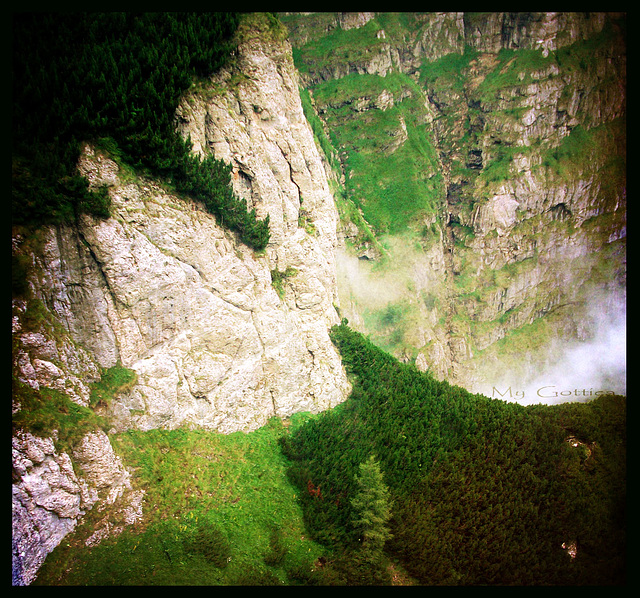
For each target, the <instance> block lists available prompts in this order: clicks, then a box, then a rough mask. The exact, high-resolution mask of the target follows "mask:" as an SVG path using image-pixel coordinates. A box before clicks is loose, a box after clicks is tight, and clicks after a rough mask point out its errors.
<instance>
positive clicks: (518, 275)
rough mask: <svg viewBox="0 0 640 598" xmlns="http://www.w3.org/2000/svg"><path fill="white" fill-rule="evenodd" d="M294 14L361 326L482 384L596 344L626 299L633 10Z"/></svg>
mask: <svg viewBox="0 0 640 598" xmlns="http://www.w3.org/2000/svg"><path fill="white" fill-rule="evenodd" d="M282 18H283V20H284V22H285V23H286V24H287V26H288V27H289V30H290V35H291V40H292V43H293V45H294V49H295V52H294V55H295V56H296V64H297V66H298V68H299V70H300V71H301V73H302V80H303V81H304V84H305V86H306V88H307V90H308V91H309V93H310V97H311V107H310V108H309V110H308V111H309V113H310V114H311V113H313V114H315V115H316V116H317V118H318V119H319V120H320V121H322V124H323V127H324V136H325V138H326V142H325V145H327V146H328V145H331V146H332V148H333V152H334V159H335V162H334V164H335V166H334V169H335V171H336V173H337V174H336V180H338V181H340V185H339V187H340V188H341V189H342V194H340V193H339V194H338V196H340V195H342V196H344V198H345V200H344V202H343V205H342V207H341V212H342V214H343V218H342V227H341V238H343V239H344V242H345V246H346V251H345V252H343V253H341V254H340V256H341V259H340V261H339V272H340V276H341V284H340V292H341V294H342V306H343V311H344V313H345V314H346V315H348V317H349V319H350V321H351V322H352V323H353V324H354V325H357V326H358V327H360V328H361V329H362V330H364V331H366V332H368V333H370V334H372V335H373V337H374V339H376V341H377V342H378V343H380V344H381V345H382V346H384V347H385V348H387V349H388V350H389V351H391V352H393V353H394V354H395V355H396V356H398V357H399V358H401V359H405V360H408V361H413V360H415V363H416V364H417V365H418V367H421V368H423V369H429V370H430V371H432V372H433V373H434V374H435V375H437V376H438V377H441V378H446V379H448V380H450V381H452V382H456V383H458V384H461V385H463V386H465V387H467V388H470V389H476V390H480V391H482V392H491V389H492V386H493V385H494V384H497V383H498V381H499V380H501V379H503V378H504V376H503V374H504V373H505V372H507V371H511V372H512V374H513V376H512V378H511V380H514V381H515V380H518V381H519V382H520V383H523V382H524V381H525V379H527V378H530V377H531V376H532V375H533V374H534V373H535V374H539V373H540V370H542V369H544V367H546V366H547V365H549V364H552V363H554V362H558V361H562V358H563V357H562V356H563V354H564V352H565V350H564V348H563V347H564V346H566V347H572V346H573V342H574V341H577V342H587V341H594V342H596V341H597V339H598V335H599V334H601V333H603V332H604V331H603V329H602V328H600V327H599V325H600V322H599V319H598V318H594V311H595V312H598V313H599V316H600V317H601V316H608V317H610V319H611V320H616V318H618V316H619V314H620V313H621V312H623V306H624V297H625V290H624V288H625V282H626V265H625V264H626V257H625V235H626V161H625V158H626V125H625V115H626V47H625V35H626V33H625V25H624V15H616V14H605V13H525V12H519V13H444V12H443V13H427V14H423V13H400V14H397V13H363V14H359V15H348V14H345V13H320V14H313V13H309V14H286V15H283V16H282ZM317 131H318V134H319V135H320V136H322V135H323V132H322V130H321V128H320V127H318V128H317ZM355 139H358V141H354V140H355ZM364 139H366V140H369V143H365V142H364V141H361V140H364ZM356 258H359V259H356ZM621 306H622V307H621ZM596 330H597V331H598V332H596ZM617 344H618V346H619V345H620V344H622V345H624V339H623V338H622V339H620V338H619V339H618V341H617ZM571 367H572V366H570V365H569V364H565V369H567V370H569V369H571ZM623 368H624V365H622V369H620V368H618V369H616V370H615V371H614V372H613V379H611V376H609V380H608V383H609V384H610V385H611V384H614V385H616V386H615V389H616V390H618V391H620V390H621V389H623V388H624V369H623ZM573 382H574V383H577V381H576V380H574V381H573ZM601 382H602V381H601V380H598V381H597V382H594V381H593V380H592V379H591V380H590V379H583V380H582V383H583V384H587V385H588V384H589V383H601Z"/></svg>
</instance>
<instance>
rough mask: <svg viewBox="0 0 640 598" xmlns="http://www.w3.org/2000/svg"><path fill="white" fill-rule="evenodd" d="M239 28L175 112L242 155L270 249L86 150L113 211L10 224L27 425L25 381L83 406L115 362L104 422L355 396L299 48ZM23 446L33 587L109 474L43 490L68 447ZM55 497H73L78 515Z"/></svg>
mask: <svg viewBox="0 0 640 598" xmlns="http://www.w3.org/2000/svg"><path fill="white" fill-rule="evenodd" d="M245 27H246V29H244V30H240V31H239V36H240V39H241V41H240V44H239V46H238V50H237V55H236V58H235V61H234V62H233V63H232V64H231V65H230V66H229V67H228V68H227V69H225V70H224V71H222V72H220V73H219V74H218V76H217V77H216V79H215V80H214V81H212V83H211V85H210V86H209V87H208V88H207V89H203V90H200V91H199V92H197V93H194V94H193V95H192V96H189V97H187V98H185V101H184V103H183V105H182V108H181V109H180V110H179V114H178V115H177V117H176V118H177V126H178V127H179V128H180V130H182V131H184V133H185V136H186V135H188V134H191V137H192V139H193V141H194V142H195V147H196V148H197V149H198V150H199V151H202V152H204V153H208V152H209V151H214V152H215V153H216V157H219V158H221V159H224V160H227V161H228V162H229V163H230V164H231V165H232V167H233V177H234V182H235V185H236V188H237V192H238V193H239V194H240V196H241V197H246V198H247V200H248V201H249V202H250V207H251V208H255V209H256V211H257V212H258V213H259V214H260V215H263V214H265V215H266V214H269V216H270V227H271V237H270V239H271V240H270V243H269V246H268V247H267V248H266V249H265V250H264V251H262V252H255V251H253V250H252V249H250V248H248V247H247V246H246V245H244V244H243V243H241V242H240V241H239V239H238V237H237V235H234V234H233V233H230V232H229V231H228V230H226V229H225V228H223V227H222V226H221V225H220V223H218V222H216V219H215V218H214V217H213V216H212V215H211V214H209V213H207V212H206V211H205V210H204V209H203V207H202V206H201V205H199V204H198V203H195V202H191V201H185V198H181V197H179V196H178V195H177V194H176V192H175V191H173V190H172V189H170V188H168V187H166V186H163V184H161V182H159V181H155V180H152V179H149V178H144V177H142V176H140V175H137V174H134V173H132V172H130V170H129V169H128V168H127V167H125V166H124V165H123V164H118V163H117V162H116V161H115V160H114V159H113V158H112V157H110V156H109V155H107V154H106V153H105V152H104V151H102V150H100V149H98V148H96V147H94V146H92V145H86V146H85V148H84V151H83V153H82V155H81V158H80V162H79V164H78V169H79V172H80V173H81V174H83V175H85V176H86V177H87V178H88V180H89V181H90V183H91V185H92V186H93V187H98V186H100V185H106V186H107V187H108V191H109V195H110V199H111V205H112V215H111V217H110V218H108V219H106V220H99V219H97V218H94V217H92V216H89V215H82V216H80V217H79V218H78V221H77V224H76V225H59V226H47V227H42V228H41V229H40V230H39V232H38V234H37V235H36V236H34V235H30V236H27V235H24V234H21V232H20V231H19V230H16V231H14V232H15V235H14V239H13V243H14V254H15V256H16V258H18V259H19V261H20V263H21V264H24V265H25V269H24V272H25V277H26V283H27V284H25V285H23V286H24V287H25V288H26V291H25V293H24V294H23V296H22V297H19V298H16V299H15V300H14V305H13V307H14V309H13V332H14V334H13V343H14V344H13V346H14V352H13V364H14V375H15V377H16V380H17V382H16V384H17V385H18V386H17V387H16V390H15V391H14V396H13V401H14V415H15V417H16V422H18V421H20V422H26V421H27V420H26V416H25V413H26V412H28V411H29V408H28V407H27V396H28V395H29V392H30V391H27V390H26V389H29V388H30V389H33V390H35V391H36V392H48V391H47V389H54V390H55V391H58V392H62V393H65V394H66V395H67V396H68V398H69V400H70V401H71V402H72V403H71V404H72V405H74V404H75V405H77V406H78V407H82V408H87V407H88V406H89V405H90V404H91V402H92V401H91V399H92V388H93V386H92V385H93V384H95V383H96V382H97V381H98V380H100V378H101V374H104V372H106V371H117V370H118V369H119V368H120V369H122V368H125V369H126V370H130V371H131V372H133V373H134V382H132V383H130V384H127V385H123V386H121V387H119V388H118V389H117V391H116V392H115V396H114V397H113V399H112V400H110V401H109V402H108V403H107V402H105V401H103V402H98V404H97V405H96V407H97V409H98V411H99V413H100V414H101V415H102V416H104V417H105V418H106V419H107V421H108V422H109V423H108V427H107V431H109V432H114V431H122V430H126V429H130V428H136V429H141V430H148V429H152V428H167V429H174V428H177V427H180V426H199V427H202V428H205V429H209V430H213V431H217V432H223V433H229V432H233V431H235V430H245V431H249V430H254V429H256V428H258V427H260V426H263V425H264V424H265V423H266V422H267V420H268V419H269V418H270V417H272V416H279V417H286V416H289V415H291V414H292V413H295V412H299V411H309V412H318V411H320V410H323V409H327V408H330V407H333V406H335V405H336V404H338V403H340V402H341V401H343V400H344V399H345V398H346V397H347V394H348V392H349V389H350V386H349V383H348V381H347V379H346V374H345V372H344V369H343V367H342V364H341V361H340V357H339V355H338V353H337V351H336V349H335V347H334V346H333V344H332V343H331V340H330V338H329V329H330V327H331V326H332V325H333V324H336V323H337V322H338V321H339V319H338V315H337V313H336V309H335V305H336V304H337V288H336V273H335V246H336V243H337V237H336V222H337V213H336V210H335V206H334V203H333V198H332V195H331V193H330V191H329V188H328V186H327V181H326V176H325V173H324V169H323V166H322V162H321V159H320V155H319V153H318V150H317V148H316V146H315V144H314V140H313V135H312V132H311V129H310V128H309V125H308V124H307V122H306V120H305V118H304V115H303V112H302V107H301V103H300V97H299V94H298V86H297V74H296V72H295V69H294V67H293V62H292V59H291V53H290V49H289V47H288V42H287V41H286V40H285V39H283V38H282V36H280V37H278V30H276V31H275V32H273V31H272V30H271V28H270V25H269V22H268V21H267V20H266V19H265V18H264V17H259V16H257V17H255V18H253V19H251V21H250V23H247V24H245ZM200 132H201V133H202V135H201V136H200ZM29 396H30V395H29ZM23 408H24V409H23ZM87 411H88V410H87ZM23 416H24V417H23ZM62 417H64V416H62ZM36 424H38V422H36V423H33V422H31V423H30V424H29V426H30V427H31V428H34V426H36ZM21 425H22V426H23V427H24V426H26V425H27V424H24V423H23V424H21ZM38 425H39V424H38ZM40 428H41V432H40V434H37V435H36V436H38V435H41V434H42V426H40ZM46 431H50V430H46ZM100 434H101V435H100V442H106V444H107V445H108V444H109V441H108V437H107V436H106V435H105V434H104V432H100ZM18 439H19V440H17V441H16V442H17V444H16V446H15V452H14V457H15V459H16V465H15V468H14V472H15V480H14V481H15V484H14V530H15V533H14V541H15V542H16V543H17V546H16V551H15V555H16V558H17V560H18V562H19V563H20V564H19V567H18V568H19V569H20V570H22V577H23V579H25V580H26V581H27V582H28V581H29V580H30V579H31V578H32V577H33V575H34V572H35V571H36V570H37V567H38V566H39V564H40V563H41V562H42V559H43V558H44V556H46V554H47V552H48V551H50V550H51V548H52V547H53V546H54V545H55V544H56V543H57V542H59V541H60V539H61V538H62V537H64V535H65V534H66V533H68V531H69V530H70V529H72V528H73V527H74V525H75V524H76V522H77V520H78V518H79V517H81V516H82V514H83V513H84V512H86V510H88V509H90V508H91V507H92V506H93V504H94V503H95V502H96V500H97V496H92V495H91V496H90V495H87V493H86V492H85V491H84V490H83V488H84V487H85V485H86V484H89V487H93V486H95V484H96V483H97V484H98V487H102V486H105V487H106V486H108V485H109V482H108V481H105V480H102V481H98V482H95V481H94V482H92V481H91V480H86V479H85V477H84V476H82V475H80V476H79V477H77V476H75V474H74V475H73V476H71V471H69V472H68V473H69V475H70V476H71V478H70V479H68V480H67V479H65V480H61V479H57V478H56V479H55V480H54V479H49V482H48V484H44V483H40V482H39V483H38V484H37V485H36V486H37V488H36V489H34V488H32V486H33V485H34V484H35V480H36V479H40V478H41V477H42V475H44V474H43V472H42V471H41V470H42V467H40V466H38V465H37V464H40V463H42V462H43V459H44V460H45V461H46V462H47V463H49V464H50V466H51V467H54V466H55V467H56V468H57V469H59V466H58V465H55V464H56V463H59V462H61V460H62V461H64V464H65V467H66V469H69V468H70V467H71V462H72V461H73V458H75V457H74V455H73V452H72V450H71V449H69V448H68V447H66V446H61V445H57V446H55V445H54V443H52V442H50V443H49V444H50V445H51V446H48V445H47V446H48V449H47V451H45V453H44V454H42V452H43V451H42V450H40V449H38V448H37V446H38V443H39V442H40V441H39V440H38V439H37V438H36V437H35V436H33V437H32V436H31V435H30V434H27V435H26V436H19V437H18ZM77 442H81V439H77ZM94 445H95V442H94ZM65 449H66V450H65ZM85 452H87V451H85ZM90 452H91V451H88V453H90ZM98 452H99V451H98ZM33 454H38V455H39V457H38V458H37V459H36V460H34V459H31V458H30V456H31V455H33ZM45 454H47V455H49V456H47V457H46V458H45ZM83 457H84V453H78V455H77V458H78V460H77V465H78V466H79V467H80V468H82V469H83V470H86V469H88V463H90V461H91V457H87V458H86V459H85V458H83ZM45 469H46V468H45ZM45 477H46V476H45ZM116 481H118V483H119V484H120V485H122V482H121V481H119V480H114V483H115V482H116ZM45 486H46V487H45ZM36 490H37V491H36ZM62 495H64V496H67V495H69V497H70V496H71V495H73V497H74V498H73V501H72V502H73V508H70V507H68V505H66V503H65V501H64V500H62V499H61V498H60V496H62ZM45 514H46V516H45ZM53 530H56V531H53ZM43 536H51V538H52V540H51V542H44V541H42V537H43ZM21 553H24V554H23V556H22V557H19V556H17V555H19V554H21Z"/></svg>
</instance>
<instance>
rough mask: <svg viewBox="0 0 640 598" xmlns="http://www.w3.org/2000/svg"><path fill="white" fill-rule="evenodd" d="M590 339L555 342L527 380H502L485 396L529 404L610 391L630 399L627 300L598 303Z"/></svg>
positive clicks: (608, 299)
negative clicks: (627, 393) (627, 351)
mask: <svg viewBox="0 0 640 598" xmlns="http://www.w3.org/2000/svg"><path fill="white" fill-rule="evenodd" d="M584 329H585V330H586V331H588V332H589V335H588V338H586V339H585V340H582V341H580V340H572V341H565V342H561V341H556V342H552V343H551V344H550V346H549V351H548V355H550V356H553V357H552V358H551V359H550V358H549V357H548V356H542V358H541V359H540V360H539V362H538V363H536V360H535V358H533V359H532V364H531V366H530V368H529V371H530V372H531V373H530V374H529V375H528V376H527V375H525V376H524V377H520V378H519V379H517V380H516V379H510V378H509V377H507V376H504V377H500V378H499V379H497V380H496V381H495V382H493V383H492V384H491V386H490V387H489V386H488V385H487V387H483V388H482V389H481V390H479V391H478V392H482V393H483V394H486V395H487V396H490V397H492V398H499V399H503V400H507V401H517V402H519V403H521V404H524V405H530V404H536V403H543V404H557V403H564V402H568V401H588V400H590V399H593V398H595V397H596V396H598V395H600V394H603V393H605V392H612V393H615V394H621V395H626V392H627V388H626V374H627V354H626V340H627V338H626V337H627V333H626V330H627V328H626V300H625V298H624V297H622V298H620V297H617V296H610V297H604V298H599V299H598V300H595V301H594V302H593V304H592V306H591V309H590V310H589V312H588V315H587V317H586V326H585V327H584Z"/></svg>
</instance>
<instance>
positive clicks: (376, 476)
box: [351, 455, 391, 559]
mask: <svg viewBox="0 0 640 598" xmlns="http://www.w3.org/2000/svg"><path fill="white" fill-rule="evenodd" d="M359 471H360V475H359V476H356V483H357V491H356V495H355V496H354V498H353V499H352V500H351V506H352V507H353V510H354V516H353V525H354V528H355V530H356V532H357V533H358V535H359V540H360V541H361V543H362V551H363V552H364V553H365V554H366V555H368V556H370V557H371V558H372V559H376V558H377V557H380V556H381V555H382V550H383V548H384V544H385V542H386V541H387V540H388V539H389V538H391V532H390V530H389V528H388V526H387V523H388V522H389V519H390V518H391V500H390V497H389V489H388V488H387V486H386V485H385V483H384V478H383V475H382V471H381V470H380V465H379V463H378V462H377V461H376V459H375V457H374V456H373V455H371V456H370V457H369V459H368V460H367V461H364V462H363V463H360V468H359Z"/></svg>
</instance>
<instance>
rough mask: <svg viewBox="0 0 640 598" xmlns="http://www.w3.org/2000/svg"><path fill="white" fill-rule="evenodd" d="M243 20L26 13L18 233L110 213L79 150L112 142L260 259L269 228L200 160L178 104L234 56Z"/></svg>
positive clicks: (20, 69) (18, 73)
mask: <svg viewBox="0 0 640 598" xmlns="http://www.w3.org/2000/svg"><path fill="white" fill-rule="evenodd" d="M238 19H239V17H238V15H237V13H168V12H163V13H135V12H126V13H119V12H107V13H65V12H60V13H24V14H17V15H14V20H13V32H12V33H13V40H12V42H13V64H12V75H13V92H14V97H13V122H12V124H13V132H12V150H13V162H12V195H13V201H12V208H13V222H14V223H16V224H27V223H28V224H34V223H35V224H39V223H43V222H70V221H73V219H74V218H75V216H76V215H77V214H78V213H82V212H87V213H91V214H94V215H96V216H98V217H107V216H108V215H109V201H108V196H107V194H106V191H105V190H104V189H102V190H97V191H89V189H88V183H87V181H86V180H85V179H84V178H82V177H79V176H78V175H77V174H76V172H75V166H76V163H77V159H78V155H79V149H80V143H81V142H83V141H94V142H102V143H103V144H106V145H108V147H109V148H110V149H111V151H112V152H114V153H116V154H117V155H118V157H119V158H121V159H122V160H124V161H125V162H127V163H128V164H129V165H131V166H133V167H134V168H136V169H138V170H144V171H147V172H149V173H150V174H151V175H153V176H155V177H159V178H162V179H163V180H166V181H168V182H170V183H172V184H173V185H174V186H175V188H176V190H177V191H178V192H180V193H183V194H186V195H188V196H191V197H193V198H195V199H198V200H200V201H203V202H204V204H205V206H206V208H207V209H208V210H209V211H210V212H211V213H213V214H214V215H215V216H216V217H217V218H218V220H219V222H220V223H221V224H222V225H223V226H225V227H227V228H229V229H231V230H233V231H236V232H238V233H239V235H240V238H241V240H242V241H243V242H245V243H246V244H248V245H249V246H251V247H254V248H256V249H262V248H264V247H265V246H266V244H267V243H268V241H269V222H268V219H265V220H262V221H259V220H257V219H256V214H255V211H254V210H248V209H247V206H246V202H244V201H243V200H241V199H238V198H237V197H236V196H235V195H234V193H233V191H232V190H231V186H230V167H228V166H226V165H225V164H224V163H222V162H220V161H218V160H215V159H214V158H212V157H207V158H204V159H200V158H199V157H197V156H194V155H193V154H191V153H190V149H191V143H190V141H189V140H184V139H182V138H181V137H180V136H179V135H177V134H176V132H175V127H174V123H173V118H174V114H175V109H176V107H177V104H178V100H179V98H180V96H181V94H182V93H184V92H185V91H186V90H187V89H189V87H190V86H191V85H192V83H193V82H194V81H196V80H197V79H198V78H203V77H206V76H207V75H210V74H212V73H214V72H215V71H216V70H217V69H219V68H220V67H221V66H222V65H223V64H224V63H225V62H226V60H227V59H228V57H229V56H230V54H231V51H232V49H233V42H232V39H233V34H234V32H235V29H236V27H237V25H238Z"/></svg>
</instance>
